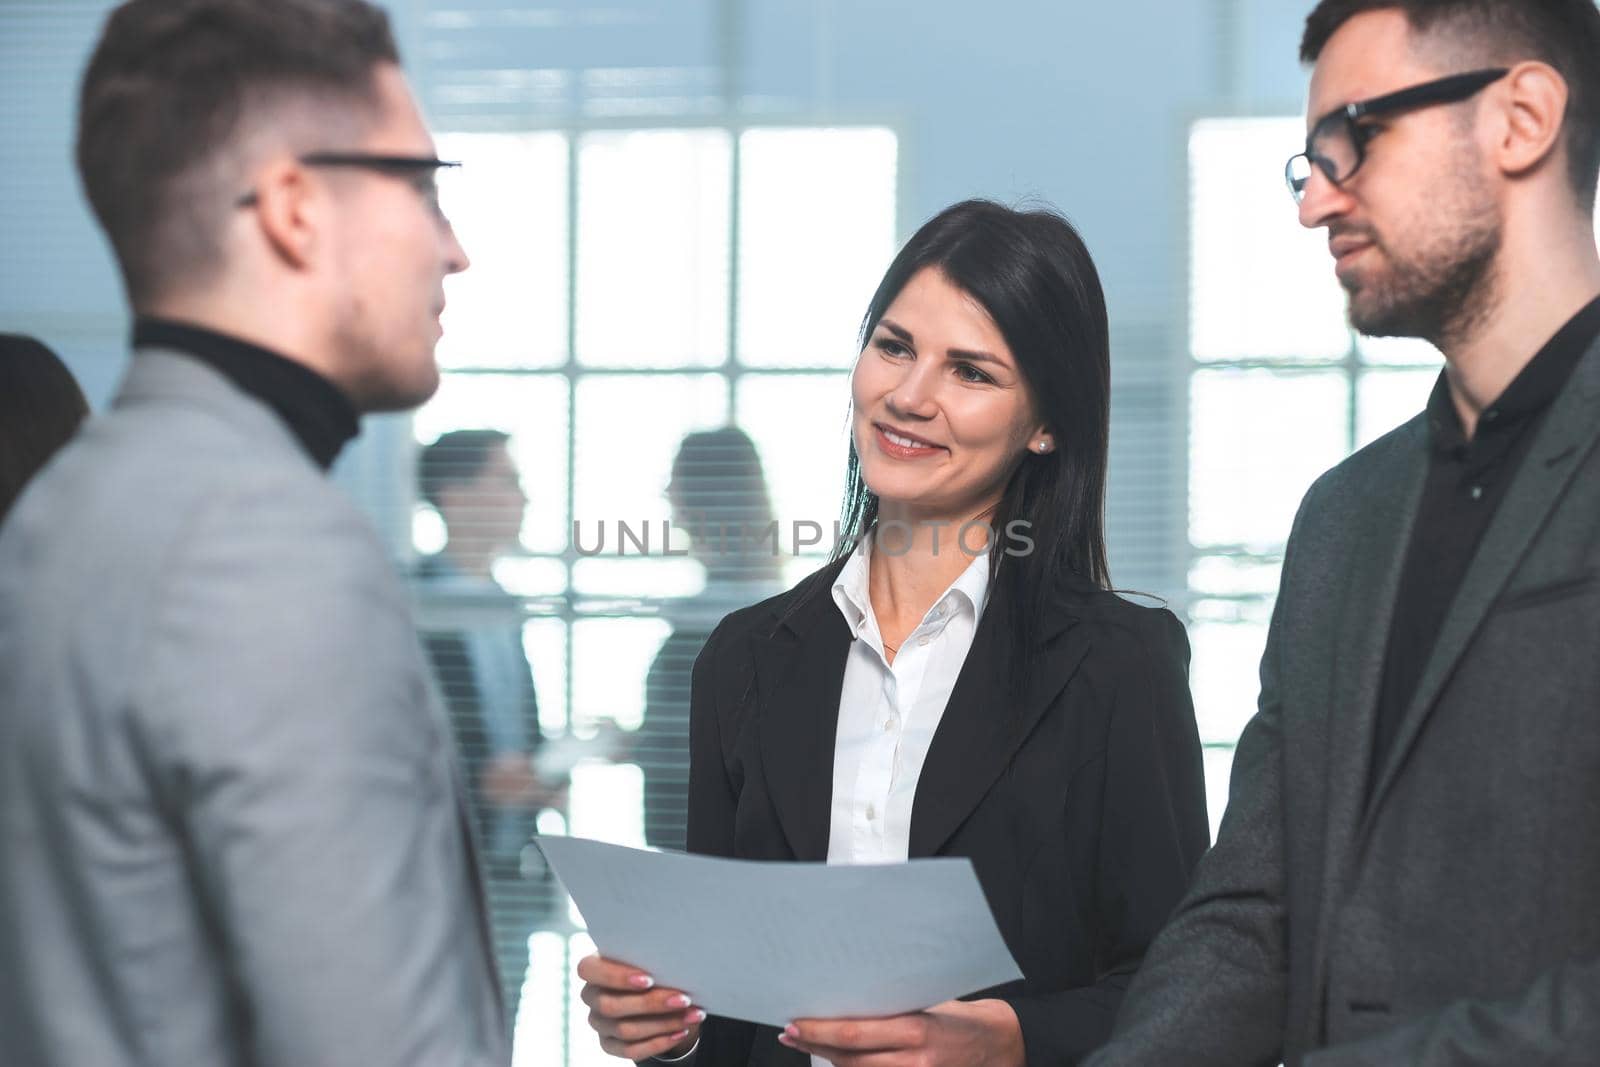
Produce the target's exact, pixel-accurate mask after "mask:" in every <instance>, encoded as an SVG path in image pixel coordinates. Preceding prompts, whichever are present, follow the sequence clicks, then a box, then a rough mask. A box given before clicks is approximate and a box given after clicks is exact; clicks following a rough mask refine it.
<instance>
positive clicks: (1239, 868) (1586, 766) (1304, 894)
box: [1091, 345, 1600, 1067]
mask: <svg viewBox="0 0 1600 1067" xmlns="http://www.w3.org/2000/svg"><path fill="white" fill-rule="evenodd" d="M1597 440H1600V345H1596V346H1594V347H1593V348H1591V349H1590V351H1589V353H1588V354H1587V356H1586V357H1585V358H1584V360H1583V361H1582V363H1580V365H1579V366H1578V367H1577V369H1576V370H1575V372H1574V374H1573V377H1572V379H1571V380H1570V382H1569V383H1568V385H1567V387H1566V389H1565V390H1564V391H1563V393H1562V394H1561V396H1560V397H1559V398H1558V399H1557V401H1556V402H1555V404H1554V406H1553V407H1552V408H1551V410H1550V411H1549V413H1548V414H1547V416H1546V418H1545V421H1544V424H1543V425H1542V426H1541V427H1540V428H1539V431H1538V436H1537V438H1536V439H1535V441H1534V444H1533V447H1532V450H1531V451H1530V452H1529V454H1528V455H1527V457H1526V459H1525V460H1524V463H1523V466H1522V468H1521V470H1520V471H1519V472H1518V474H1517V477H1516V479H1515V481H1514V483H1513V484H1512V486H1511V487H1510V488H1509V490H1508V493H1507V495H1506V497H1505V499H1504V501H1503V502H1502V504H1501V507H1500V509H1499V511H1498V513H1497V514H1496V515H1495V518H1494V521H1493V523H1492V524H1491V525H1490V527H1489V529H1488V530H1487V532H1486V533H1485V535H1484V540H1483V542H1482V544H1481V546H1480V547H1479V549H1478V552H1477V555H1476V556H1475V558H1474V559H1473V561H1472V563H1471V565H1470V567H1469V569H1468V571H1467V574H1466V576H1465V578H1464V580H1463V583H1462V585H1461V588H1460V592H1459V594H1458V595H1457V597H1456V599H1455V602H1454V603H1453V604H1452V606H1451V607H1450V610H1449V613H1448V616H1447V618H1446V621H1445V624H1444V628H1443V629H1442V630H1441V631H1440V633H1439V636H1438V640H1437V645H1436V647H1435V649H1434V651H1433V654H1432V657H1431V658H1430V660H1429V661H1428V663H1427V664H1426V666H1425V668H1424V671H1423V674H1422V677H1421V680H1420V682H1419V684H1418V687H1417V692H1416V696H1415V698H1414V699H1413V701H1412V703H1411V704H1410V706H1409V707H1408V709H1407V710H1406V712H1405V713H1404V715H1403V718H1402V722H1401V725H1400V727H1399V730H1398V733H1397V735H1396V739H1395V743H1394V747H1393V750H1392V751H1391V752H1390V753H1389V755H1388V757H1387V759H1386V761H1385V763H1384V764H1383V765H1382V766H1381V767H1379V768H1378V769H1377V771H1376V779H1375V781H1374V782H1373V783H1372V785H1371V793H1370V802H1369V799H1368V798H1369V789H1368V786H1369V783H1368V780H1367V776H1368V773H1369V762H1370V759H1371V753H1372V744H1373V731H1374V726H1375V720H1376V708H1377V703H1378V691H1379V685H1380V683H1381V679H1382V673H1383V658H1384V652H1385V648H1386V645H1387V642H1388V631H1389V621H1390V616H1391V614H1392V610H1393V605H1394V601H1395V596H1396V591H1397V588H1398V584H1399V578H1400V570H1401V566H1402V563H1403V561H1404V556H1405V552H1406V548H1407V543H1408V539H1409V535H1410V530H1411V525H1412V521H1413V519H1414V517H1415V513H1416V508H1417V503H1418V500H1419V497H1420V493H1421V489H1422V485H1423V480H1424V476H1425V471H1426V464H1427V451H1426V450H1427V447H1428V435H1427V429H1426V425H1425V422H1424V420H1423V419H1422V418H1420V417H1419V418H1417V419H1413V420H1412V421H1411V422H1408V423H1407V424H1405V425H1404V426H1402V427H1400V428H1399V429H1398V430H1395V431H1394V432H1393V433H1391V434H1389V435H1388V436H1386V437H1384V438H1383V439H1382V440H1379V441H1377V442H1375V443H1374V444H1373V445H1371V446H1370V447H1368V448H1366V449H1363V450H1362V451H1361V452H1358V453H1357V454H1356V455H1354V456H1352V457H1351V458H1350V459H1349V460H1347V461H1346V462H1344V463H1343V464H1341V465H1340V466H1339V467H1337V468H1335V469H1334V470H1333V471H1331V472H1329V473H1328V474H1326V475H1324V476H1323V477H1322V478H1321V479H1320V480H1319V481H1318V482H1317V483H1316V484H1315V485H1314V486H1313V487H1312V488H1311V491H1310V492H1309V493H1308V494H1307V496H1306V498H1305V501H1304V503H1303V504H1302V505H1301V508H1300V514H1299V516H1298V517H1297V518H1296V520H1295V526H1294V532H1293V534H1292V536H1291V537H1290V540H1289V548H1288V555H1287V557H1286V559H1285V561H1284V568H1283V579H1282V586H1281V589H1280V592H1279V597H1278V604H1277V608H1276V611H1275V613H1274V615H1273V620H1272V628H1271V632H1270V636H1269V638H1268V642H1267V650H1266V654H1265V656H1264V658H1263V660H1262V665H1261V706H1260V711H1259V713H1258V714H1257V715H1256V717H1255V718H1254V719H1253V720H1252V721H1251V723H1250V725H1249V726H1248V727H1247V728H1246V730H1245V731H1244V735H1243V736H1242V737H1241V739H1240V742H1239V749H1238V753H1237V756H1236V757H1235V760H1234V767H1233V780H1232V792H1231V795H1230V798H1229V804H1228V810H1227V814H1226V816H1225V818H1224V819H1223V823H1222V827H1221V831H1220V833H1219V835H1218V838H1217V844H1216V846H1215V848H1213V849H1212V851H1211V852H1210V853H1209V854H1208V855H1207V856H1206V857H1205V858H1204V859H1203V860H1202V861H1201V863H1200V867H1199V870H1198V872H1197V874H1196V881H1195V884H1194V886H1193V887H1192V889H1191V891H1190V893H1189V895H1188V897H1187V898H1186V900H1185V901H1184V903H1183V904H1182V905H1181V906H1180V908H1179V910H1178V912H1177V913H1176V915H1175V916H1174V918H1173V920H1172V922H1171V924H1170V925H1169V926H1168V927H1167V929H1166V930H1165V931H1164V932H1163V933H1162V934H1161V936H1160V937H1159V938H1158V939H1157V940H1156V943H1155V945H1154V946H1153V947H1152V948H1151V950H1150V952H1149V953H1148V954H1147V955H1146V957H1145V961H1144V969H1143V970H1142V971H1141V972H1140V974H1139V977H1138V978H1137V979H1136V980H1135V982H1134V985H1133V987H1132V989H1131V991H1130V992H1129V994H1128V997H1127V999H1126V1000H1125V1001H1124V1002H1123V1008H1122V1012H1121V1016H1120V1018H1119V1021H1118V1027H1117V1029H1118V1035H1119V1036H1118V1038H1117V1039H1116V1040H1115V1041H1114V1042H1113V1043H1112V1044H1111V1045H1110V1046H1108V1047H1107V1048H1106V1049H1103V1050H1102V1051H1101V1053H1100V1055H1099V1056H1097V1057H1096V1058H1095V1059H1093V1060H1092V1061H1091V1062H1092V1063H1094V1064H1096V1065H1099V1067H1108V1065H1112V1064H1141V1065H1143V1064H1161V1065H1168V1064H1175V1065H1184V1064H1217V1065H1222V1064H1226V1065H1228V1067H1240V1065H1248V1064H1276V1063H1277V1062H1278V1061H1279V1058H1280V1057H1283V1058H1284V1060H1285V1061H1286V1062H1287V1063H1289V1064H1291V1065H1294V1064H1302V1063H1303V1064H1307V1065H1314V1067H1357V1065H1372V1067H1378V1065H1380V1064H1381V1065H1393V1064H1418V1065H1429V1067H1434V1065H1439V1067H1442V1065H1445V1064H1515V1065H1517V1067H1534V1065H1542V1064H1578V1063H1584V1064H1593V1063H1596V1062H1600V449H1597V448H1596V447H1595V445H1596V442H1597Z"/></svg>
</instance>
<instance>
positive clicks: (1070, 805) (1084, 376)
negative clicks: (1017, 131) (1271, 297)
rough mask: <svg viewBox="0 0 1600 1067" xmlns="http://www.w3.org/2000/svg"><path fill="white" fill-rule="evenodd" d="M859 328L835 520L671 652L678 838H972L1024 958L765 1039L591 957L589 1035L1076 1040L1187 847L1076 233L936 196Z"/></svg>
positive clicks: (861, 1052) (907, 1053)
mask: <svg viewBox="0 0 1600 1067" xmlns="http://www.w3.org/2000/svg"><path fill="white" fill-rule="evenodd" d="M862 337H863V340H864V347H863V349H862V352H861V355H860V357H859V358H858V360H857V362H856V367H855V371H854V373H853V375H852V380H851V389H852V419H851V425H852V433H851V438H852V442H851V444H852V447H851V450H850V458H849V467H848V484H847V490H846V499H845V506H844V521H843V523H842V528H843V529H844V531H845V532H846V534H847V535H848V538H849V539H848V541H847V542H846V543H844V544H842V545H841V547H840V548H839V549H838V550H837V551H836V553H835V559H834V561H833V562H832V563H831V564H829V566H827V567H825V568H823V569H822V570H821V571H819V572H817V573H816V574H813V575H811V576H810V577H809V578H807V579H806V580H804V581H802V582H801V583H800V584H799V585H798V586H796V587H795V588H794V589H792V590H790V591H789V592H788V593H785V594H783V595H781V596H778V597H774V598H772V599H771V600H768V601H765V602H764V603H761V604H758V605H756V606H754V607H752V608H747V609H745V610H743V611H739V612H736V613H734V614H733V615H730V616H728V618H726V619H725V620H724V621H723V622H722V624H721V626H719V627H718V628H717V630H716V632H715V633H714V634H712V636H711V638H710V640H709V641H708V642H707V644H706V647H705V649H704V651H703V652H702V653H701V655H700V658H699V660H698V661H697V663H696V665H695V672H694V691H693V698H692V711H691V719H692V723H691V739H690V749H691V757H690V758H691V771H690V797H689V838H688V844H689V850H690V851H691V852H701V853H707V854H711V855H718V856H733V857H739V858H743V859H760V860H814V861H824V860H826V861H828V862H836V863H838V862H845V863H849V862H882V861H893V860H897V859H900V860H903V859H906V858H908V857H924V856H967V857H969V858H970V859H971V860H972V863H973V866H974V867H975V869H976V870H977V874H978V878H979V881H980V882H981V883H982V885H983V888H984V892H985V895H986V896H987V898H988V901H989V905H990V908H991V909H992V910H993V912H994V915H995V918H996V920H997V922H998V924H999V927H1000V932H1001V934H1002V935H1003V936H1004V938H1005V940H1006V944H1007V945H1008V946H1009V947H1010V949H1011V952H1012V954H1013V956H1015V957H1016V960H1017V962H1018V964H1019V965H1020V967H1021V970H1022V972H1023V974H1024V976H1025V977H1024V979H1023V980H1022V981H1020V982H1016V983H1013V984H1011V985H1008V986H1004V987H1001V988H998V989H992V990H987V991H985V992H983V993H981V994H978V995H976V996H974V997H971V998H964V999H963V1000H961V1001H952V1002H949V1003H947V1004H941V1005H938V1006H936V1007H934V1008H931V1009H929V1010H928V1011H925V1012H917V1013H912V1014H909V1015H903V1016H897V1017H894V1018H891V1019H867V1020H850V1021H842V1020H799V1021H797V1022H796V1023H795V1024H793V1025H791V1026H790V1027H788V1028H787V1029H785V1030H784V1031H781V1032H780V1031H777V1030H775V1029H773V1028H771V1027H762V1026H757V1025H754V1024H750V1023H744V1022H739V1021H735V1020H729V1019H722V1018H716V1017H712V1018H709V1019H708V1018H705V1015H704V1013H703V1012H701V1011H700V1010H699V1009H697V1008H695V1007H694V1006H693V1005H692V1003H690V1000H689V998H688V996H687V995H686V994H683V993H681V992H679V991H678V990H673V989H664V988H655V987H654V983H653V981H652V980H650V979H649V977H648V976H646V975H643V974H641V973H640V972H638V971H637V970H635V969H633V968H630V967H627V966H625V965H623V964H621V963H618V962H615V961H610V960H605V959H602V958H600V957H590V958H588V959H586V960H584V961H583V963H581V964H580V965H579V975H580V977H582V978H584V979H585V981H586V983H587V985H586V986H585V988H584V993H583V995H584V999H585V1001H586V1002H587V1003H588V1004H589V1006H590V1008H591V1015H590V1022H591V1025H593V1026H594V1028H595V1029H596V1030H597V1031H598V1032H599V1034H600V1036H601V1044H602V1046H603V1047H604V1048H605V1049H606V1051H608V1052H611V1053H613V1054H615V1055H619V1056H625V1057H628V1058H631V1059H645V1058H650V1057H655V1058H657V1059H660V1060H667V1061H671V1060H673V1059H678V1060H681V1061H682V1062H684V1063H692V1064H693V1065H694V1067H746V1065H752V1067H753V1065H772V1067H805V1064H806V1062H807V1059H806V1056H807V1055H808V1054H809V1055H811V1056H814V1057H816V1058H817V1059H818V1060H822V1061H825V1062H830V1063H833V1064H836V1065H838V1067H894V1065H897V1064H913V1063H914V1064H920V1065H944V1064H949V1065H951V1067H957V1065H959V1067H969V1065H973V1064H986V1065H987V1064H996V1065H1021V1064H1024V1063H1026V1064H1033V1065H1041V1064H1066V1063H1074V1062H1076V1061H1077V1060H1079V1059H1080V1058H1082V1057H1083V1056H1085V1055H1086V1054H1087V1053H1088V1052H1089V1051H1090V1050H1091V1049H1093V1048H1095V1047H1096V1046H1097V1045H1099V1044H1100V1043H1101V1042H1102V1041H1104V1040H1105V1039H1106V1038H1107V1037H1108V1036H1109V1035H1110V1032H1111V1025H1112V1021H1113V1019H1114V1017H1115V1014H1116V1009H1117V1005H1118V1003H1119V1001H1120V999H1121V997H1122V993H1123V991H1124V990H1125V989H1126V988H1127V985H1128V982H1129V981H1130V979H1131V978H1132V977H1133V973H1134V971H1135V970H1136V969H1137V967H1138V965H1139V961H1140V959H1141V957H1142V955H1143V953H1144V950H1145V948H1146V946H1147V945H1148V944H1149V942H1150V940H1151V938H1153V937H1154V935H1155V933H1156V932H1157V930H1159V929H1160V927H1161V925H1162V924H1163V923H1164V922H1165V920H1166V918H1167V916H1168V914H1169V913H1170V911H1171V910H1172V908H1173V907H1174V906H1175V905H1176V904H1177V902H1178V899H1179V898H1180V896H1181V895H1182V894H1183V892H1184V890H1185V888H1186V886H1187V883H1188V880H1189V874H1190V871H1191V869H1192V868H1193V866H1194V864H1195V862H1196V860H1197V859H1198V858H1199V856H1200V853H1201V852H1202V851H1203V850H1204V849H1205V847H1206V844H1207V823H1206V813H1205V792H1204V782H1203V777H1202V768H1201V757H1200V744H1199V738H1198V736H1197V731H1196V728H1195V722H1194V712H1193V708H1192V706H1191V703H1190V699H1189V693H1188V684H1187V670H1188V643H1187V640H1186V638H1185V636H1184V631H1183V627H1182V625H1181V624H1180V623H1179V622H1178V620H1177V619H1176V618H1175V617H1174V616H1173V615H1172V614H1171V613H1170V612H1168V611H1165V610H1157V609H1151V608H1145V607H1139V606H1136V605H1134V604H1131V603H1129V602H1128V601H1125V600H1123V599H1122V598H1120V597H1119V596H1117V595H1116V594H1114V593H1112V592H1110V591H1109V585H1110V583H1109V579H1108V576H1107V568H1106V562H1105V539H1104V524H1103V511H1104V503H1103V502H1104V495H1105V493H1104V490H1105V470H1106V453H1107V439H1108V421H1109V376H1110V375H1109V352H1108V349H1109V344H1108V331H1107V326H1106V313H1105V304H1104V298H1103V296H1102V294H1101V289H1100V284H1099V279H1098V277H1097V275H1096V273H1095V269H1094V265H1093V263H1092V261H1091V260H1090V258H1089V254H1088V251H1087V249H1086V248H1085V247H1084V245H1083V243H1082V241H1081V240H1080V238H1079V237H1078V235H1077V233H1076V231H1074V230H1073V229H1072V227H1071V226H1070V225H1069V224H1068V223H1067V222H1066V221H1065V220H1063V219H1062V218H1060V216H1058V215H1055V214H1053V213H1050V212H1045V211H1033V212H1015V211H1011V210H1009V209H1006V208H1003V207H1000V206H999V205H996V204H992V203H987V202H982V201H969V202H966V203H963V204H958V205H956V206H955V207H952V208H949V209H947V210H946V211H944V212H943V213H941V214H940V215H938V216H937V217H935V218H934V219H933V220H931V221H930V222H928V223H927V224H926V225H925V226H923V228H922V229H921V230H919V231H918V232H917V234H916V235H915V236H914V237H913V238H912V239H911V241H910V243H909V244H907V246H906V247H905V248H904V249H903V250H902V251H901V252H900V254H899V256H897V257H896V259H895V261H894V263H893V264H891V266H890V268H889V271H888V274H887V275H886V276H885V278H884V280H883V282H882V283H881V284H880V286H879V288H878V291H877V293H876V295H875V296H874V297H873V299H872V303H871V305H870V306H869V308H868V312H867V317H866V321H865V324H864V327H863V331H862ZM861 906H862V907H863V908H865V909H868V910H871V909H876V908H892V907H894V902H893V901H869V900H864V901H862V902H861Z"/></svg>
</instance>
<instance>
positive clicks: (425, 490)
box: [417, 430, 511, 510]
mask: <svg viewBox="0 0 1600 1067" xmlns="http://www.w3.org/2000/svg"><path fill="white" fill-rule="evenodd" d="M509 440H511V437H510V435H509V434H504V433H501V432H500V431H499V430H451V431H450V432H449V433H447V434H441V435H440V436H439V439H438V440H437V441H435V442H433V444H431V445H428V446H427V447H426V448H424V449H423V450H422V455H421V456H420V457H418V459H417V488H418V489H419V490H420V491H421V493H422V499H424V500H426V501H427V502H428V503H430V504H432V505H433V506H434V508H435V509H436V510H443V509H442V508H440V506H439V499H440V498H441V497H442V496H444V494H445V493H446V492H448V491H449V490H450V489H452V488H453V487H455V486H458V485H461V484H463V483H465V482H470V481H472V480H473V479H474V478H476V477H477V476H478V475H480V474H482V473H483V468H484V465H485V464H487V463H488V462H489V456H490V454H491V453H492V452H493V451H494V450H495V449H497V448H503V447H505V444H506V442H507V441H509Z"/></svg>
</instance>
